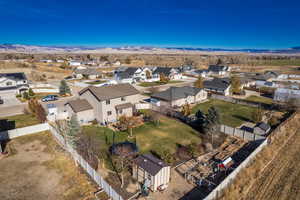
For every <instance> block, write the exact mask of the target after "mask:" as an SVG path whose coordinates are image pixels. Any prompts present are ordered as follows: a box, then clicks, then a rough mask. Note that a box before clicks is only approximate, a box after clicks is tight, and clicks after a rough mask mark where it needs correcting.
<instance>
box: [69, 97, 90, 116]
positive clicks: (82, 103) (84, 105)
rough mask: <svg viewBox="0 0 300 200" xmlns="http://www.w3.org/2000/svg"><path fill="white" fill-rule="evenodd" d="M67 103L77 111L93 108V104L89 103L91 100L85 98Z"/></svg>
mask: <svg viewBox="0 0 300 200" xmlns="http://www.w3.org/2000/svg"><path fill="white" fill-rule="evenodd" d="M66 104H69V105H70V107H71V108H72V109H73V111H74V112H75V113H78V112H81V111H85V110H90V109H93V107H92V106H91V104H89V102H88V101H87V100H85V99H76V100H72V101H69V102H67V103H66Z"/></svg>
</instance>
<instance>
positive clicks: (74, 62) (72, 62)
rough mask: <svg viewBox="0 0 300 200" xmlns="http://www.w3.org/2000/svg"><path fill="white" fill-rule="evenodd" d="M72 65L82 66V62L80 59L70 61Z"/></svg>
mask: <svg viewBox="0 0 300 200" xmlns="http://www.w3.org/2000/svg"><path fill="white" fill-rule="evenodd" d="M69 65H70V66H80V65H81V62H80V61H69Z"/></svg>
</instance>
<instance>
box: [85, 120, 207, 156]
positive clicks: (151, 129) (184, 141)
mask: <svg viewBox="0 0 300 200" xmlns="http://www.w3.org/2000/svg"><path fill="white" fill-rule="evenodd" d="M83 131H84V133H86V134H88V135H90V136H92V137H93V138H94V139H96V140H98V142H99V143H100V144H101V148H102V149H103V150H106V151H107V149H108V144H112V143H113V140H114V142H115V143H118V142H123V141H126V140H129V141H130V140H132V141H133V140H134V139H129V138H128V133H127V132H119V131H117V132H115V133H114V131H113V130H111V129H108V128H105V127H98V126H93V125H91V126H84V127H83ZM133 135H134V136H135V137H136V143H137V144H138V147H139V150H140V153H148V152H150V151H151V150H152V151H155V152H162V151H165V150H167V151H168V152H170V153H171V154H173V153H175V152H176V149H177V146H178V144H180V145H188V144H190V143H192V142H194V143H197V144H200V143H201V142H202V139H201V135H199V133H198V132H197V131H195V130H194V129H192V128H191V127H189V126H188V125H185V124H183V123H181V122H179V121H176V120H174V119H171V118H167V117H164V116H161V117H160V123H159V125H157V126H156V125H154V124H153V123H152V122H147V123H145V124H144V125H142V126H140V127H137V128H134V129H133ZM113 138H114V139H113ZM107 141H108V142H107Z"/></svg>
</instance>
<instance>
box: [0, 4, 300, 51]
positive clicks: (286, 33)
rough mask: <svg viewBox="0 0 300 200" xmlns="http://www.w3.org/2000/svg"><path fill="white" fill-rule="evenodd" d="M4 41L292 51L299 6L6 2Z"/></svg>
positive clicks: (299, 36)
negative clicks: (290, 49) (285, 49)
mask: <svg viewBox="0 0 300 200" xmlns="http://www.w3.org/2000/svg"><path fill="white" fill-rule="evenodd" d="M0 19H1V20H0V27H1V29H0V43H20V44H37V45H87V46H122V45H149V46H162V47H166V46H167V47H169V46H172V47H173V46H182V47H219V48H272V49H275V48H288V47H293V46H299V45H300V1H299V0H285V1H283V0H251V1H250V0H209V1H203V0H180V1H179V0H178V1H177V0H173V1H171V0H170V1H169V0H165V1H164V0H84V1H82V0H81V1H75V0H0Z"/></svg>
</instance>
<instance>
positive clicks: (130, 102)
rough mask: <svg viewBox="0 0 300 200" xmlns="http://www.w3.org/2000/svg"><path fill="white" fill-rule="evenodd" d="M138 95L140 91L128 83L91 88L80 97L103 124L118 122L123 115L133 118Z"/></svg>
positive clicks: (83, 91)
mask: <svg viewBox="0 0 300 200" xmlns="http://www.w3.org/2000/svg"><path fill="white" fill-rule="evenodd" d="M138 95H139V91H138V90H137V89H135V88H134V87H133V86H132V85H130V84H128V83H126V84H117V85H109V86H102V87H94V86H90V87H87V88H85V89H83V90H81V91H80V92H79V97H80V98H81V99H85V100H87V102H88V103H89V104H90V105H91V106H92V107H93V110H94V115H95V119H96V120H97V121H98V122H99V123H101V124H106V123H110V122H116V121H117V120H118V118H119V117H120V116H122V115H125V116H132V115H133V112H134V104H135V103H138V101H139V98H138Z"/></svg>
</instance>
